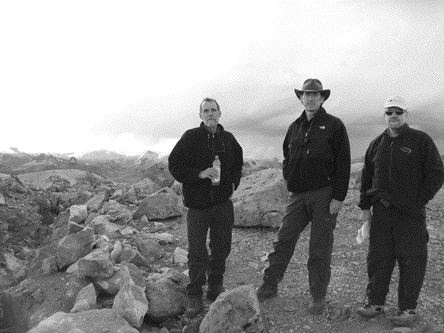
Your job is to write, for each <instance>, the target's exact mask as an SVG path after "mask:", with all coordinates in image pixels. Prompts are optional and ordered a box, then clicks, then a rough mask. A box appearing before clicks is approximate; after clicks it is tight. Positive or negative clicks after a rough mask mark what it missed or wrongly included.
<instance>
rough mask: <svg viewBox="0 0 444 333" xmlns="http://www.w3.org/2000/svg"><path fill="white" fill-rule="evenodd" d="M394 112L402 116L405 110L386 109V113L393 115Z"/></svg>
mask: <svg viewBox="0 0 444 333" xmlns="http://www.w3.org/2000/svg"><path fill="white" fill-rule="evenodd" d="M393 112H394V113H396V114H397V115H398V116H400V115H402V114H403V113H404V112H405V111H403V110H400V111H385V112H384V113H385V114H386V115H387V116H391V115H392V114H393Z"/></svg>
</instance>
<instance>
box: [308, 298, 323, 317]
mask: <svg viewBox="0 0 444 333" xmlns="http://www.w3.org/2000/svg"><path fill="white" fill-rule="evenodd" d="M326 305H327V302H326V301H325V298H313V299H312V300H311V302H310V304H309V305H308V312H309V313H311V314H314V315H318V314H322V312H324V310H325V307H326Z"/></svg>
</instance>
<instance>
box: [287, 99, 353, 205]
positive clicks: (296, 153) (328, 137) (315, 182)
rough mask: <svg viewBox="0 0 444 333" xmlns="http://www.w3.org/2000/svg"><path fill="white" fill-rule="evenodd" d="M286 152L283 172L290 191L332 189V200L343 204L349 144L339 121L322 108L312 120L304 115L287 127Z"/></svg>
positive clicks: (346, 183)
mask: <svg viewBox="0 0 444 333" xmlns="http://www.w3.org/2000/svg"><path fill="white" fill-rule="evenodd" d="M283 150H284V161H283V173H284V179H285V180H286V181H287V188H288V190H289V191H290V192H293V193H301V192H306V191H310V190H315V189H319V188H322V187H325V186H331V187H332V188H333V198H334V199H336V200H339V201H344V199H345V196H346V195H347V190H348V182H349V180H350V143H349V141H348V136H347V131H346V129H345V126H344V124H343V123H342V121H341V120H340V119H339V118H337V117H335V116H332V115H330V114H328V113H327V112H326V111H325V109H324V108H322V107H321V109H320V110H319V111H318V112H317V114H316V115H315V116H314V117H313V118H312V119H311V120H310V121H307V117H306V115H305V111H304V112H302V115H301V116H300V117H299V118H298V119H296V120H295V121H294V122H293V123H292V124H291V125H290V127H289V128H288V131H287V135H286V136H285V140H284V144H283Z"/></svg>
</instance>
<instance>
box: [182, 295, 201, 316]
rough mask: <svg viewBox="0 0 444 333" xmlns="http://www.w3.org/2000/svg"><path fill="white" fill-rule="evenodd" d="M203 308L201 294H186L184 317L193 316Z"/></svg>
mask: <svg viewBox="0 0 444 333" xmlns="http://www.w3.org/2000/svg"><path fill="white" fill-rule="evenodd" d="M202 309H203V305H202V296H201V295H190V296H188V304H187V308H186V309H185V317H187V318H190V319H191V318H194V317H196V316H197V315H198V314H199V313H200V312H201V311H202Z"/></svg>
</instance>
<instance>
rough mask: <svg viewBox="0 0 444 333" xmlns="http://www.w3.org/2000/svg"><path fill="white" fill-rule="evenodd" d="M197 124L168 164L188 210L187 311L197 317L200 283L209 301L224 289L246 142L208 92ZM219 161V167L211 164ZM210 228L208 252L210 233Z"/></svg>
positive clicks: (177, 147) (188, 132)
mask: <svg viewBox="0 0 444 333" xmlns="http://www.w3.org/2000/svg"><path fill="white" fill-rule="evenodd" d="M199 115H200V118H201V119H202V122H201V124H200V126H199V127H197V128H193V129H190V130H188V131H186V132H185V133H184V134H183V135H182V137H181V139H180V140H179V141H178V142H177V144H176V146H175V147H174V148H173V150H172V152H171V154H170V156H169V159H168V162H169V170H170V172H171V174H172V175H173V177H174V178H175V179H177V181H179V182H181V183H182V186H183V188H182V191H183V197H184V203H185V206H186V207H188V208H189V210H188V214H187V235H188V268H189V277H190V283H189V284H188V286H187V292H188V306H187V309H186V311H185V315H186V316H187V317H189V318H192V317H195V316H196V315H197V314H198V313H199V312H200V311H201V310H202V294H203V292H202V287H203V286H204V285H205V283H206V282H207V276H208V288H207V298H208V299H209V300H211V301H213V300H215V299H216V298H217V296H218V295H219V294H220V293H221V292H223V291H224V288H223V274H224V272H225V261H226V259H227V257H228V255H229V254H230V251H231V237H232V230H233V223H234V209H233V203H232V201H231V196H232V194H233V192H234V190H235V189H237V187H238V186H239V182H240V178H241V175H242V166H243V156H242V148H241V146H240V145H239V143H238V142H237V141H236V139H235V138H234V136H233V134H231V133H230V132H228V131H225V130H224V128H223V127H222V125H220V124H219V118H220V116H221V111H220V108H219V104H218V103H217V102H216V100H214V99H211V98H205V99H204V100H203V101H202V103H201V105H200V112H199ZM216 156H217V157H218V158H217V159H218V160H219V161H220V163H221V165H220V182H218V183H217V185H216V184H214V181H215V180H216V178H219V177H218V176H219V172H218V170H217V169H216V168H214V167H213V162H214V161H215V159H216ZM208 230H210V243H209V247H210V254H209V255H208V251H207V246H206V239H207V233H208Z"/></svg>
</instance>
